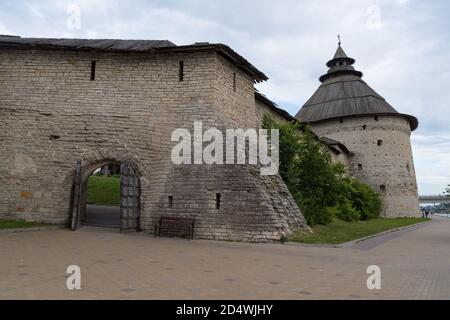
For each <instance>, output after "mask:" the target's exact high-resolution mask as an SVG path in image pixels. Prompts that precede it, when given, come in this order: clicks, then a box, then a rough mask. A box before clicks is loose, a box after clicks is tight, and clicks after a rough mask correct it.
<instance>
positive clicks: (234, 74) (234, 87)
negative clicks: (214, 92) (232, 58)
mask: <svg viewBox="0 0 450 320" xmlns="http://www.w3.org/2000/svg"><path fill="white" fill-rule="evenodd" d="M233 91H234V92H236V72H234V73H233Z"/></svg>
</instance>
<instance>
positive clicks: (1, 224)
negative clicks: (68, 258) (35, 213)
mask: <svg viewBox="0 0 450 320" xmlns="http://www.w3.org/2000/svg"><path fill="white" fill-rule="evenodd" d="M44 226H48V224H45V223H39V222H32V221H22V220H3V219H0V229H21V228H35V227H44Z"/></svg>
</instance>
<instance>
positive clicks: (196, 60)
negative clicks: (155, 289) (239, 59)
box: [0, 49, 305, 241]
mask: <svg viewBox="0 0 450 320" xmlns="http://www.w3.org/2000/svg"><path fill="white" fill-rule="evenodd" d="M92 60H95V61H96V77H95V80H94V81H91V80H90V65H91V61H92ZM180 60H183V61H184V74H185V76H184V81H182V82H180V81H179V70H178V67H179V61H180ZM234 73H236V91H234V85H233V82H234V80H233V79H234V78H235V76H234ZM0 82H1V86H0V98H1V99H0V119H1V120H0V121H1V122H0V149H1V151H2V152H1V154H0V161H1V162H2V164H3V165H2V166H1V167H0V216H2V217H10V218H18V219H31V220H36V221H44V222H51V223H63V222H65V221H67V220H68V218H69V211H70V198H71V188H72V179H73V170H74V168H75V162H76V161H77V160H79V159H80V160H82V161H83V162H82V165H83V172H84V176H87V173H88V172H90V171H92V170H94V169H95V168H96V167H97V166H99V165H101V164H104V163H105V162H106V161H108V160H115V161H124V160H128V161H130V162H131V163H132V164H133V165H134V166H135V167H136V168H137V170H138V172H139V174H140V176H141V188H142V195H141V227H142V228H143V229H144V231H147V232H152V231H153V227H154V223H155V221H157V220H158V219H159V217H160V216H161V215H163V214H164V215H171V214H174V215H179V216H195V217H196V219H197V228H196V237H198V238H209V239H232V240H247V241H269V240H276V239H279V238H280V237H281V236H283V235H285V234H287V233H289V232H291V231H292V230H293V229H296V228H301V227H305V223H304V219H303V217H302V216H301V213H300V211H299V209H298V207H297V206H296V205H295V202H293V200H292V197H291V196H290V194H289V192H287V190H286V187H285V185H284V183H283V182H282V181H281V179H280V178H279V176H275V177H267V178H264V177H260V176H259V171H255V168H252V166H243V167H239V166H215V165H212V166H207V165H195V166H194V165H193V166H182V167H179V166H175V165H173V164H172V163H171V161H170V151H171V148H172V146H173V145H174V144H175V143H174V142H171V141H170V136H171V133H172V130H173V129H175V128H188V129H192V125H193V122H194V120H202V121H203V123H204V126H209V125H211V126H216V127H219V128H233V127H241V128H242V127H244V128H245V127H253V126H254V125H255V123H257V115H256V107H255V102H254V91H253V90H254V89H253V82H252V79H251V78H250V77H249V76H248V75H247V74H246V73H244V72H242V71H241V70H240V69H237V68H235V67H234V66H233V65H231V63H229V62H228V61H226V60H225V59H223V58H222V57H220V56H218V55H217V54H216V53H212V52H210V53H201V52H199V53H189V54H186V53H177V54H164V55H162V54H161V55H160V54H140V53H127V54H121V53H100V52H97V53H94V52H81V51H78V52H75V51H43V50H5V49H2V50H1V51H0ZM255 172H258V175H255ZM217 193H220V194H221V207H220V209H216V207H215V197H216V194H217ZM168 196H172V197H173V206H172V208H169V205H168Z"/></svg>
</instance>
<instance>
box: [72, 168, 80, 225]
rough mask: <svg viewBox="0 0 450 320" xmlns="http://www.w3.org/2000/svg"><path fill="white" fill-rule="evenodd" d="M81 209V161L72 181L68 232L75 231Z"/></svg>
mask: <svg viewBox="0 0 450 320" xmlns="http://www.w3.org/2000/svg"><path fill="white" fill-rule="evenodd" d="M80 209H81V161H80V160H78V161H77V164H76V169H75V177H74V180H73V201H72V219H71V223H70V230H72V231H75V230H76V229H77V227H78V224H79V221H80Z"/></svg>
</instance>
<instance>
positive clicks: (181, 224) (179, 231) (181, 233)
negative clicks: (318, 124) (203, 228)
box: [155, 217, 195, 239]
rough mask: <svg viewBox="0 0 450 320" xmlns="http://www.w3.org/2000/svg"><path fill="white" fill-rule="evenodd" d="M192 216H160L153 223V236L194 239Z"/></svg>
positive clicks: (193, 220)
mask: <svg viewBox="0 0 450 320" xmlns="http://www.w3.org/2000/svg"><path fill="white" fill-rule="evenodd" d="M194 224H195V219H194V218H181V217H161V218H160V219H159V221H158V223H156V225H155V236H158V237H183V238H188V239H194Z"/></svg>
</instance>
